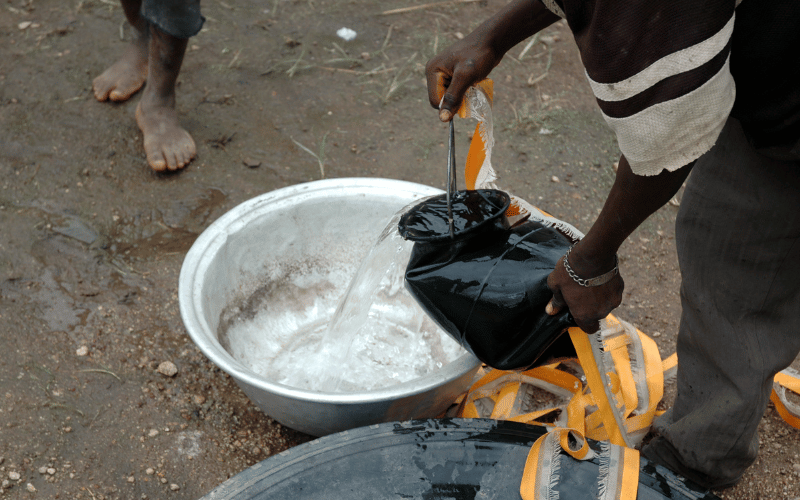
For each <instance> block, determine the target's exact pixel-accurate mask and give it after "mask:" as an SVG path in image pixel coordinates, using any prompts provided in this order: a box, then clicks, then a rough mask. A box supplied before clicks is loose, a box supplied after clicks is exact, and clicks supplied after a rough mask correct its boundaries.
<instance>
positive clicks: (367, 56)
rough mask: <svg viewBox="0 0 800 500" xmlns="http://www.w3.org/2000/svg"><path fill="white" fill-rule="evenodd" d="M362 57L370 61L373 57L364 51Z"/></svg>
mask: <svg viewBox="0 0 800 500" xmlns="http://www.w3.org/2000/svg"><path fill="white" fill-rule="evenodd" d="M361 59H363V60H365V61H369V60H370V59H372V56H371V55H370V54H369V52H362V53H361Z"/></svg>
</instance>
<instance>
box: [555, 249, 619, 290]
mask: <svg viewBox="0 0 800 500" xmlns="http://www.w3.org/2000/svg"><path fill="white" fill-rule="evenodd" d="M573 248H574V245H573V246H572V247H570V248H569V250H567V253H566V254H564V258H563V259H562V263H563V265H564V270H565V271H566V272H567V274H568V275H569V277H570V278H572V281H574V282H575V283H577V284H578V285H580V286H582V287H594V286H600V285H605V284H606V283H608V282H609V281H611V280H612V279H614V277H615V276H616V275H618V274H619V259H618V258H617V256H616V255H614V267H613V268H611V270H609V271H606V272H605V273H602V274H597V275H592V276H591V277H590V276H581V275H579V274H578V273H576V272H575V270H574V269H573V268H572V266H571V265H570V261H569V257H570V253H571V252H572V249H573Z"/></svg>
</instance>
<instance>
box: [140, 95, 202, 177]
mask: <svg viewBox="0 0 800 500" xmlns="http://www.w3.org/2000/svg"><path fill="white" fill-rule="evenodd" d="M151 101H152V100H151V99H148V98H147V96H142V101H141V102H139V105H138V106H137V107H136V123H137V124H138V125H139V129H141V131H142V134H144V151H145V153H147V163H149V164H150V167H152V168H153V170H156V171H158V172H162V171H164V170H178V169H181V168H183V167H185V166H186V165H188V164H189V162H191V161H192V159H194V157H195V154H196V153H197V148H196V146H195V144H194V139H192V136H191V135H189V132H187V131H186V130H184V129H183V127H181V126H180V124H179V123H178V114H177V113H176V112H175V107H174V104H173V105H169V104H161V103H153V102H151Z"/></svg>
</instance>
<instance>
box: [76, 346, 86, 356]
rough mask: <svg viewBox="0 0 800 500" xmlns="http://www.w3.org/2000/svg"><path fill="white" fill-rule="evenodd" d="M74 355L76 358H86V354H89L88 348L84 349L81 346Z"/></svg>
mask: <svg viewBox="0 0 800 500" xmlns="http://www.w3.org/2000/svg"><path fill="white" fill-rule="evenodd" d="M75 354H76V355H77V356H86V355H87V354H89V348H88V347H86V346H85V345H82V346H80V347H78V350H77V351H75Z"/></svg>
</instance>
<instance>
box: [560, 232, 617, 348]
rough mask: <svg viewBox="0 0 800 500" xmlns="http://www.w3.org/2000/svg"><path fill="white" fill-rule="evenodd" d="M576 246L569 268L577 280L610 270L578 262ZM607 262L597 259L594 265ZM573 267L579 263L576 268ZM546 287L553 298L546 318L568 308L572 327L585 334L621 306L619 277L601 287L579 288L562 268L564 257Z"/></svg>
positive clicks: (579, 260)
mask: <svg viewBox="0 0 800 500" xmlns="http://www.w3.org/2000/svg"><path fill="white" fill-rule="evenodd" d="M579 245H580V244H578V245H576V246H575V247H573V251H572V252H571V253H570V259H569V263H570V267H572V269H573V271H575V273H576V274H578V276H580V277H587V278H589V277H594V276H598V275H601V274H603V273H604V272H606V271H607V270H608V269H609V267H604V268H601V269H605V270H599V271H598V266H593V265H587V263H589V262H592V261H591V260H587V259H586V258H581V257H580V256H581V255H582V254H581V252H580V250H581V249H580V248H579ZM576 255H577V256H578V257H577V258H576V257H574V256H576ZM602 261H605V262H607V259H596V260H594V262H602ZM576 263H580V264H578V265H576ZM547 286H548V287H550V290H551V291H552V292H553V298H552V299H551V300H550V302H549V303H548V304H547V307H546V308H545V311H546V312H547V314H550V315H555V314H557V313H558V312H559V311H561V309H563V308H564V307H568V308H569V311H570V314H572V317H573V319H574V320H575V323H576V324H577V325H578V327H579V328H580V329H581V330H583V331H584V332H586V333H595V332H596V331H598V330H599V329H600V320H601V319H603V318H605V317H606V316H608V314H609V313H610V312H611V311H613V310H614V309H616V308H617V307H618V306H619V305H620V303H621V302H622V292H623V290H624V289H625V282H624V281H623V280H622V277H621V276H620V275H619V273H617V274H616V276H614V277H613V278H612V279H611V281H609V282H608V283H605V284H603V285H600V286H590V287H585V286H581V285H579V284H578V283H576V282H575V280H573V279H572V278H571V277H570V275H569V274H568V273H567V270H566V268H565V267H564V257H562V258H561V259H559V261H558V263H557V264H556V268H555V269H554V270H553V272H552V273H550V276H549V277H548V278H547Z"/></svg>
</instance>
